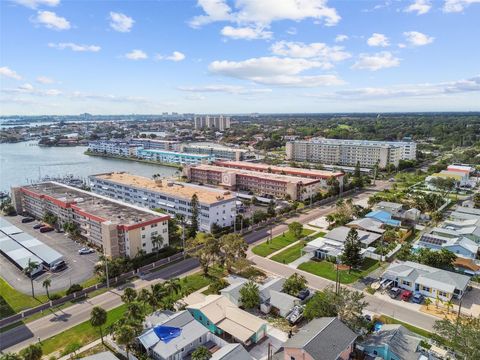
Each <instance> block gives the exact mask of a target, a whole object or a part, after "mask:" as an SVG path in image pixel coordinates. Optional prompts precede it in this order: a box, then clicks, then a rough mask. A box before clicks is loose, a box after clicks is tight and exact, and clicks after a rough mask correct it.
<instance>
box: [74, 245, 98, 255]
mask: <svg viewBox="0 0 480 360" xmlns="http://www.w3.org/2000/svg"><path fill="white" fill-rule="evenodd" d="M94 252H95V250H93V249H92V248H87V247H84V248H81V249H80V250H78V254H79V255H87V254H92V253H94Z"/></svg>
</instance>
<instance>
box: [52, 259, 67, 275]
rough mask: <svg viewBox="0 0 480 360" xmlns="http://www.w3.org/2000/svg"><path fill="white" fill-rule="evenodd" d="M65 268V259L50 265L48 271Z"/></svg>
mask: <svg viewBox="0 0 480 360" xmlns="http://www.w3.org/2000/svg"><path fill="white" fill-rule="evenodd" d="M66 268H67V264H66V263H65V261H63V260H62V261H59V262H57V263H55V264H53V265H52V266H50V271H53V272H57V271H62V270H63V269H66Z"/></svg>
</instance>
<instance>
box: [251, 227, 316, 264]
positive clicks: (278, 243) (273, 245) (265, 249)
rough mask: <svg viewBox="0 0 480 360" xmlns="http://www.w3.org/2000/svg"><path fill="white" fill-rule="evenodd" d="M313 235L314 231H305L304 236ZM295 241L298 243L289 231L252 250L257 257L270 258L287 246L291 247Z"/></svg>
mask: <svg viewBox="0 0 480 360" xmlns="http://www.w3.org/2000/svg"><path fill="white" fill-rule="evenodd" d="M312 233H313V230H310V229H303V232H302V236H307V235H310V234H312ZM295 241H297V239H296V238H295V236H294V235H293V234H292V233H291V232H290V231H287V232H285V233H284V234H282V235H278V236H276V237H274V238H273V239H272V240H271V241H269V242H268V243H267V242H264V243H262V244H260V245H257V246H255V247H254V248H253V249H252V252H253V253H254V254H256V255H259V256H263V257H265V256H268V255H270V254H272V253H274V252H275V251H278V250H280V249H283V248H284V247H285V246H287V245H290V244H292V243H294V242H295Z"/></svg>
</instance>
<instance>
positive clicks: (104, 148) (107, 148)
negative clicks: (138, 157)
mask: <svg viewBox="0 0 480 360" xmlns="http://www.w3.org/2000/svg"><path fill="white" fill-rule="evenodd" d="M137 147H138V146H137V145H133V144H131V143H130V142H128V141H125V140H98V141H91V142H89V143H88V151H91V152H94V153H99V154H108V155H117V156H135V154H136V152H137Z"/></svg>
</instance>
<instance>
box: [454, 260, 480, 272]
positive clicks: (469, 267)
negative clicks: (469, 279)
mask: <svg viewBox="0 0 480 360" xmlns="http://www.w3.org/2000/svg"><path fill="white" fill-rule="evenodd" d="M453 266H454V267H455V270H457V271H461V272H463V273H464V274H467V275H472V276H473V275H480V265H478V264H477V263H476V262H475V261H474V260H472V259H465V258H462V257H457V258H456V259H455V261H454V263H453Z"/></svg>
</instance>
